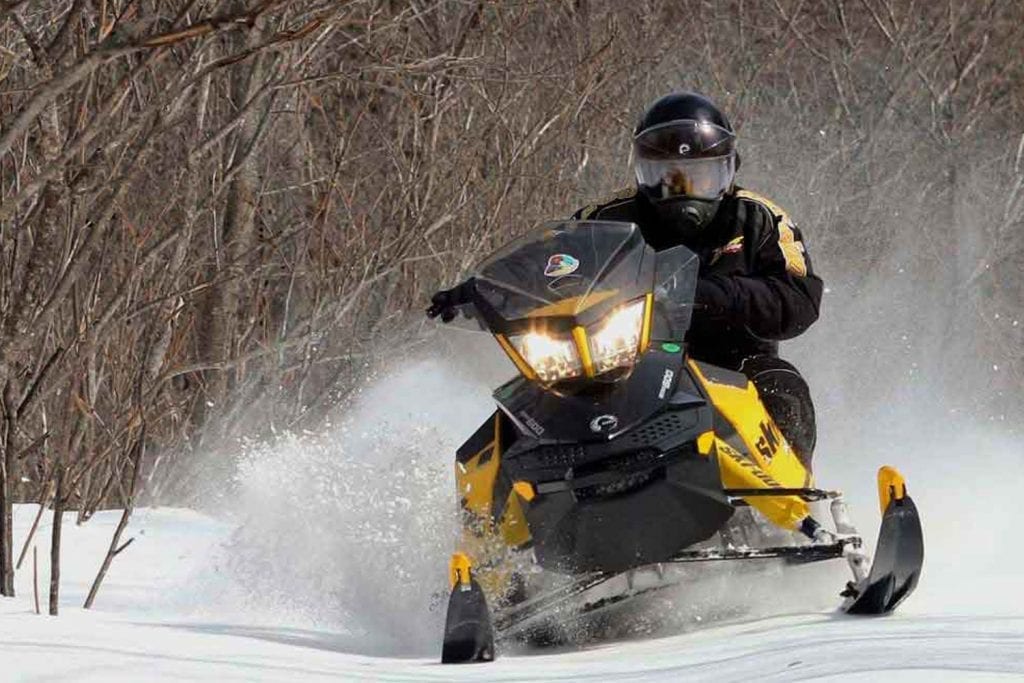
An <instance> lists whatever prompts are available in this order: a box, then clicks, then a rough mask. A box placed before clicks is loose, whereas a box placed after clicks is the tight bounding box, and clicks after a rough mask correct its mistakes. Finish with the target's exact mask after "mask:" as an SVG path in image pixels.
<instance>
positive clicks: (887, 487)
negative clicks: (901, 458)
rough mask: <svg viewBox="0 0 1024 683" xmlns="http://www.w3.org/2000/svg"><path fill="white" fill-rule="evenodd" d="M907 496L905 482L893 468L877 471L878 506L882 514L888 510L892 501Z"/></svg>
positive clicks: (883, 468)
mask: <svg viewBox="0 0 1024 683" xmlns="http://www.w3.org/2000/svg"><path fill="white" fill-rule="evenodd" d="M906 495H907V482H906V480H905V479H903V475H902V474H900V473H899V471H898V470H897V469H896V468H895V467H889V466H888V465H886V466H885V467H881V468H879V470H878V504H879V506H880V507H881V508H882V514H883V515H884V514H885V511H886V510H888V509H889V503H891V502H892V501H893V500H903V498H904V497H906Z"/></svg>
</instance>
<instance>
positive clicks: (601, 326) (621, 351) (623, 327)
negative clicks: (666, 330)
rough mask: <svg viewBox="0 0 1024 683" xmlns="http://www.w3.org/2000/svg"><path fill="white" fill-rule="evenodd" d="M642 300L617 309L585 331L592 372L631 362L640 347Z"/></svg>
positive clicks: (642, 324) (642, 322)
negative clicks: (591, 328) (592, 366)
mask: <svg viewBox="0 0 1024 683" xmlns="http://www.w3.org/2000/svg"><path fill="white" fill-rule="evenodd" d="M644 313H645V302H644V300H643V299H640V300H639V301H634V302H633V303H631V304H627V305H626V306H623V307H622V308H620V309H618V310H617V311H615V312H614V313H612V314H611V315H610V316H608V317H607V318H605V319H604V320H602V321H601V322H600V323H598V324H597V325H596V326H595V328H594V329H593V330H588V331H587V333H588V334H587V338H588V343H589V345H590V360H591V362H592V363H593V365H594V374H595V375H600V374H601V373H602V372H607V371H608V370H612V369H613V368H619V367H624V366H629V365H632V364H633V362H634V361H635V360H636V355H637V351H639V349H640V337H641V335H642V334H643V326H644Z"/></svg>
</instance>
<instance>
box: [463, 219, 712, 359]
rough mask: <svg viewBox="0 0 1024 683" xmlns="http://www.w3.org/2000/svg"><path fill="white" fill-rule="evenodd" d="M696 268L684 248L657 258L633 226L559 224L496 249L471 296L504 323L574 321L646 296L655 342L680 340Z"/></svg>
mask: <svg viewBox="0 0 1024 683" xmlns="http://www.w3.org/2000/svg"><path fill="white" fill-rule="evenodd" d="M698 266H699V263H698V260H697V257H696V256H695V255H694V254H693V252H691V251H690V250H688V249H686V248H685V247H675V248H672V249H668V250H665V251H661V252H658V253H655V251H654V250H653V249H652V248H651V247H650V246H649V245H648V244H647V243H646V242H645V241H644V239H643V236H642V235H641V233H640V229H639V228H638V227H637V226H636V225H635V224H633V223H621V222H612V221H563V222H557V223H550V224H547V225H545V226H544V227H542V228H540V229H538V230H535V231H532V232H530V233H528V234H526V235H524V236H523V237H521V238H519V239H517V240H515V241H513V242H511V243H510V244H508V245H506V246H505V247H503V248H501V249H499V250H498V251H497V252H495V253H494V254H493V255H491V256H490V257H489V258H488V259H486V260H485V261H484V262H483V263H482V264H481V265H480V266H479V267H478V268H477V269H476V272H475V274H474V276H475V278H476V290H477V292H478V293H479V294H480V296H481V297H482V298H483V299H484V300H485V301H486V302H487V304H489V306H490V307H491V308H492V309H493V312H494V313H495V314H497V316H499V317H500V318H501V319H502V320H503V321H506V322H512V321H520V322H521V323H528V322H530V321H534V322H535V321H537V319H539V318H544V319H551V318H560V319H574V320H577V319H578V318H580V317H581V316H586V315H587V314H590V313H592V312H594V313H596V314H598V315H600V314H603V313H604V312H607V311H609V310H612V309H615V308H616V307H617V306H622V305H624V304H627V303H628V302H631V301H635V300H637V299H640V298H643V297H645V296H646V295H648V294H652V295H653V296H652V301H653V305H654V310H653V325H654V328H653V330H652V331H653V332H654V334H655V335H657V337H656V338H661V339H674V340H681V339H682V338H683V335H684V334H685V332H686V329H687V327H688V326H689V320H690V313H691V310H692V303H693V293H694V289H695V287H696V281H697V269H698ZM584 322H585V321H584ZM577 323H578V320H577ZM493 331H498V330H493Z"/></svg>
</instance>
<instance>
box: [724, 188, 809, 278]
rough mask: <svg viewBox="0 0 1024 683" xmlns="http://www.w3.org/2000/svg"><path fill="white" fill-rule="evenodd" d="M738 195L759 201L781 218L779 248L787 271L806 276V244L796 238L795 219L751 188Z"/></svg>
mask: <svg viewBox="0 0 1024 683" xmlns="http://www.w3.org/2000/svg"><path fill="white" fill-rule="evenodd" d="M736 196H737V197H740V198H742V199H749V200H750V201H752V202H757V203H758V204H760V205H761V206H763V207H764V208H766V209H768V211H769V212H770V213H771V214H772V215H773V216H775V217H776V218H778V219H779V250H780V251H782V258H784V259H785V260H786V272H788V273H790V274H791V275H796V276H797V277H806V275H807V258H806V257H805V256H804V245H803V242H800V241H799V240H797V239H796V234H795V233H794V232H793V221H792V220H790V218H789V214H788V213H786V212H785V211H784V210H783V209H782V207H780V206H779V205H778V204H776V203H775V202H773V201H772V200H770V199H768V198H767V197H765V196H763V195H759V194H757V193H756V192H751V191H750V190H740V191H739V192H737V193H736Z"/></svg>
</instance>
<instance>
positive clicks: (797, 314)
mask: <svg viewBox="0 0 1024 683" xmlns="http://www.w3.org/2000/svg"><path fill="white" fill-rule="evenodd" d="M756 207H757V209H758V210H761V211H763V212H764V217H765V220H764V221H759V223H760V225H761V229H760V230H759V233H760V234H758V235H749V236H748V240H746V242H747V244H748V245H749V246H748V247H747V248H748V250H749V251H748V252H747V272H746V273H744V274H736V275H711V276H710V277H707V278H702V280H701V282H700V284H699V286H698V290H697V303H698V304H703V305H704V306H705V307H706V310H707V311H708V313H709V314H710V316H711V317H712V318H718V319H719V320H721V321H722V322H725V323H727V324H731V325H733V326H736V327H741V326H742V327H746V328H747V329H748V330H749V331H750V332H751V333H753V334H754V335H756V336H758V337H760V338H762V339H771V340H780V339H789V338H791V337H795V336H797V335H798V334H800V333H801V332H803V331H804V330H806V329H807V328H808V327H810V326H811V324H812V323H813V322H814V321H815V320H817V319H818V311H819V307H820V305H821V294H822V291H823V288H824V286H823V284H822V281H821V278H819V277H818V276H817V275H815V274H814V271H813V269H812V268H811V260H810V257H809V256H808V255H807V250H806V248H805V246H804V241H803V236H802V235H801V234H800V230H799V229H798V228H797V227H796V226H794V225H793V224H792V223H791V222H790V221H789V219H788V217H786V216H785V214H782V215H781V216H780V215H778V214H776V213H774V212H773V211H771V210H770V209H768V208H766V207H764V206H763V205H761V204H757V205H756ZM752 208H753V207H752Z"/></svg>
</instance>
